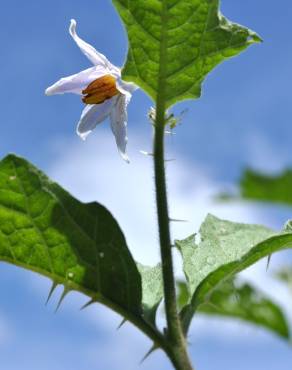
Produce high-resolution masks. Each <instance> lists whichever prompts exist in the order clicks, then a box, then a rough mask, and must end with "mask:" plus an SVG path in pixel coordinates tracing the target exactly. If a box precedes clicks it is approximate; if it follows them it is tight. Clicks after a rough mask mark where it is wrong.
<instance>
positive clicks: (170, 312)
mask: <svg viewBox="0 0 292 370" xmlns="http://www.w3.org/2000/svg"><path fill="white" fill-rule="evenodd" d="M157 103H158V104H157V111H156V123H155V135H154V169H155V187H156V203H157V214H158V225H159V238H160V252H161V260H162V275H163V285H164V299H165V312H166V320H167V342H168V344H169V346H168V347H167V348H166V349H165V350H166V351H167V354H168V356H169V358H170V360H171V361H172V363H173V365H174V367H175V368H176V369H177V370H192V365H191V362H190V360H189V357H188V353H187V346H186V340H185V338H184V335H183V331H182V327H181V322H180V319H179V314H178V309H177V304H176V291H175V278H174V270H173V260H172V250H171V241H170V230H169V216H168V205H167V190H166V179H165V167H164V132H165V110H164V102H163V100H162V101H161V102H160V101H159V100H158V101H157Z"/></svg>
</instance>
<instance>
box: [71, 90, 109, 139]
mask: <svg viewBox="0 0 292 370" xmlns="http://www.w3.org/2000/svg"><path fill="white" fill-rule="evenodd" d="M115 102H116V97H113V98H111V99H108V100H106V101H105V102H104V103H102V104H92V105H86V107H85V108H84V109H83V112H82V114H81V118H80V121H79V122H78V125H77V134H78V135H79V136H80V137H81V139H83V140H85V139H86V137H87V136H88V135H89V134H90V133H91V131H92V130H94V129H95V127H96V126H97V125H98V124H99V123H101V122H102V121H104V120H105V119H106V118H107V117H108V116H109V114H110V112H111V110H112V109H113V106H114V104H115Z"/></svg>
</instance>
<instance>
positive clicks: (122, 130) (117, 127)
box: [110, 94, 130, 162]
mask: <svg viewBox="0 0 292 370" xmlns="http://www.w3.org/2000/svg"><path fill="white" fill-rule="evenodd" d="M129 101H130V99H129V98H128V97H127V96H126V95H123V94H121V95H119V96H118V97H117V101H116V104H115V106H114V107H113V109H112V111H111V113H110V121H111V129H112V132H113V134H114V136H115V139H116V143H117V147H118V150H119V152H120V154H121V156H122V158H123V159H124V160H125V161H126V162H129V158H128V156H127V154H126V147H127V142H128V137H127V120H128V115H127V105H128V103H129Z"/></svg>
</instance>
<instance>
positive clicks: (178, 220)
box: [169, 218, 189, 222]
mask: <svg viewBox="0 0 292 370" xmlns="http://www.w3.org/2000/svg"><path fill="white" fill-rule="evenodd" d="M169 222H189V221H188V220H180V219H176V218H170V219H169Z"/></svg>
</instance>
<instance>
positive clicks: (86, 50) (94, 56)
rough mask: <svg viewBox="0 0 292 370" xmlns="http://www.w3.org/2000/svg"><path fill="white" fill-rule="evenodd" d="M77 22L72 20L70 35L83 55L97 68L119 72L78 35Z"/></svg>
mask: <svg viewBox="0 0 292 370" xmlns="http://www.w3.org/2000/svg"><path fill="white" fill-rule="evenodd" d="M76 24H77V23H76V21H75V19H71V23H70V27H69V33H70V35H71V36H72V38H73V40H74V41H75V42H76V44H77V45H78V47H79V48H80V50H81V51H82V53H83V54H84V55H85V56H86V57H87V58H88V59H89V60H90V61H91V63H93V65H96V66H98V65H99V66H103V67H104V68H106V69H108V71H111V70H115V71H116V70H117V71H118V70H119V68H117V67H115V66H114V65H112V64H111V63H110V61H109V60H108V59H107V58H106V57H105V56H104V55H103V54H101V53H99V52H98V51H97V50H96V49H95V48H94V47H93V46H91V45H90V44H88V43H87V42H85V41H84V40H82V39H81V38H80V37H79V36H78V35H77V33H76Z"/></svg>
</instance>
